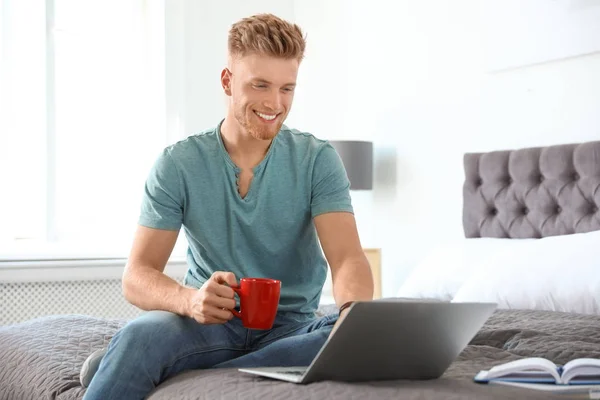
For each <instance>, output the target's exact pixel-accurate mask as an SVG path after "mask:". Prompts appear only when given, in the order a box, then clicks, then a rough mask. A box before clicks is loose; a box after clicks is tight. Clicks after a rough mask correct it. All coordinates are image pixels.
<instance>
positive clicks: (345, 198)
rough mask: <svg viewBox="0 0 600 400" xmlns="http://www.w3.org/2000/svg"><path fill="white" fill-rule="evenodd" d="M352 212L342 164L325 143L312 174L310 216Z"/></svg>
mask: <svg viewBox="0 0 600 400" xmlns="http://www.w3.org/2000/svg"><path fill="white" fill-rule="evenodd" d="M339 211H345V212H354V210H353V208H352V200H351V198H350V181H349V180H348V176H347V174H346V170H345V168H344V164H343V163H342V160H341V159H340V156H339V155H338V154H337V152H336V151H335V149H334V148H333V146H331V145H330V144H329V143H326V144H325V145H324V146H323V148H322V149H321V150H320V151H319V153H318V154H317V156H316V158H315V164H314V168H313V174H312V195H311V215H312V217H313V218H314V217H316V216H317V215H320V214H324V213H328V212H339Z"/></svg>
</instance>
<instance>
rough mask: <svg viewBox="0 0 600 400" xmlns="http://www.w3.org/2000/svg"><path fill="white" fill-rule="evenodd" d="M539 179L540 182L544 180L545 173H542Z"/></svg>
mask: <svg viewBox="0 0 600 400" xmlns="http://www.w3.org/2000/svg"><path fill="white" fill-rule="evenodd" d="M538 180H539V181H540V183H542V182H544V175H540V177H539V178H538Z"/></svg>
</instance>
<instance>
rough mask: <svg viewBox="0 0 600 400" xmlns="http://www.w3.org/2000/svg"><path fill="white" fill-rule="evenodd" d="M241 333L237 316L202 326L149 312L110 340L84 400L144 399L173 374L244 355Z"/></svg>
mask: <svg viewBox="0 0 600 400" xmlns="http://www.w3.org/2000/svg"><path fill="white" fill-rule="evenodd" d="M246 334H247V330H246V329H245V328H244V327H243V326H242V325H241V322H239V321H237V320H236V319H234V320H232V321H229V322H228V323H226V324H224V325H219V324H216V325H202V324H199V323H198V322H196V321H195V320H193V319H191V318H186V317H182V316H179V315H176V314H173V313H169V312H165V311H150V312H148V313H146V314H144V315H142V316H141V317H139V318H137V319H135V320H133V321H131V322H130V323H128V324H127V325H125V326H124V327H123V328H122V329H121V330H119V331H118V332H117V333H116V334H115V336H114V337H113V338H112V340H111V342H110V344H109V347H108V351H107V353H106V355H105V356H104V358H103V359H102V362H101V363H100V366H99V368H98V371H97V372H96V374H95V375H94V378H93V379H92V381H91V383H90V386H89V387H88V389H87V391H86V393H85V399H86V400H92V399H143V398H144V397H145V396H147V395H148V393H150V392H151V391H152V389H154V387H156V386H157V385H158V384H159V383H160V382H162V381H163V380H165V379H167V378H168V377H170V376H173V375H175V374H177V373H178V372H181V371H184V370H187V369H199V368H210V367H212V366H213V365H215V364H218V363H221V362H224V361H227V360H230V359H232V358H235V357H239V356H241V355H244V354H245V353H246V352H247V351H246V350H245V349H246Z"/></svg>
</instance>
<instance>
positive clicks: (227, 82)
mask: <svg viewBox="0 0 600 400" xmlns="http://www.w3.org/2000/svg"><path fill="white" fill-rule="evenodd" d="M221 86H222V87H223V91H224V92H225V94H226V95H227V96H231V71H230V70H229V68H223V71H221Z"/></svg>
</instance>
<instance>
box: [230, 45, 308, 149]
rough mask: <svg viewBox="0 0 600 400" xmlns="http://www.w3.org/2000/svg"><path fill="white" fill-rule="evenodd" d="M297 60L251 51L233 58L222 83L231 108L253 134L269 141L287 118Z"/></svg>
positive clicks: (243, 126)
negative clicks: (249, 53)
mask: <svg viewBox="0 0 600 400" xmlns="http://www.w3.org/2000/svg"><path fill="white" fill-rule="evenodd" d="M298 67H299V62H298V60H295V59H282V58H274V57H269V56H263V55H257V54H251V55H247V56H245V57H242V58H234V59H232V61H231V63H230V69H225V70H223V72H222V74H221V83H222V85H223V88H224V89H225V93H226V94H227V95H228V96H230V104H229V107H231V110H230V111H233V115H234V117H235V119H236V121H237V122H238V123H239V124H240V126H241V127H242V128H243V129H244V130H245V131H246V132H247V133H248V134H250V135H251V136H252V137H254V138H256V139H260V140H271V139H273V138H274V137H275V135H277V133H278V132H279V129H281V125H282V124H283V122H284V121H285V119H286V118H287V115H288V113H289V112H290V109H291V107H292V101H293V99H294V89H295V86H296V77H297V76H298Z"/></svg>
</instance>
